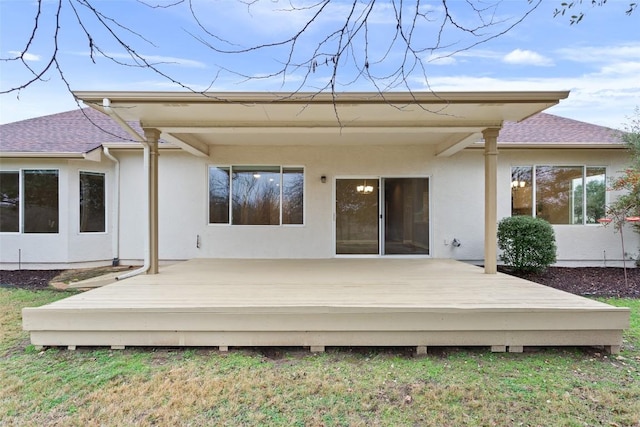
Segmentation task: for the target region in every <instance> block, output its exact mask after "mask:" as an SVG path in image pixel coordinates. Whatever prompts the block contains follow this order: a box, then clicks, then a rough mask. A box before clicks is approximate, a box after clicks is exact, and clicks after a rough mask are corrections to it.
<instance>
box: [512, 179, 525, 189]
mask: <svg viewBox="0 0 640 427" xmlns="http://www.w3.org/2000/svg"><path fill="white" fill-rule="evenodd" d="M526 185H527V183H526V181H517V180H516V181H512V182H511V188H524V187H526Z"/></svg>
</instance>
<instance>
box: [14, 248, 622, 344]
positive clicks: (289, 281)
mask: <svg viewBox="0 0 640 427" xmlns="http://www.w3.org/2000/svg"><path fill="white" fill-rule="evenodd" d="M628 326H629V310H628V309H625V308H616V307H612V306H610V305H607V304H604V303H600V302H597V301H593V300H590V299H587V298H582V297H579V296H575V295H572V294H568V293H565V292H562V291H558V290H555V289H551V288H548V287H546V286H542V285H538V284H535V283H532V282H529V281H526V280H522V279H518V278H515V277H512V276H508V275H505V274H501V273H498V274H485V273H484V271H483V269H482V268H480V267H476V266H473V265H470V264H465V263H462V262H458V261H454V260H444V259H398V258H393V259H383V258H370V259H362V258H361V259H353V258H334V259H313V260H309V259H306V260H305V259H300V260H294V259H277V260H276V259H274V260H264V259H193V260H190V261H186V262H181V263H178V264H174V265H171V266H168V267H164V268H161V274H157V275H140V276H135V277H132V278H129V279H126V280H122V281H119V282H116V283H113V284H109V285H107V286H104V287H102V288H98V289H94V290H91V291H88V292H85V293H82V294H79V295H75V296H72V297H70V298H67V299H64V300H61V301H58V302H55V303H52V304H49V305H46V306H43V307H37V308H25V309H24V310H23V327H24V329H25V330H27V331H29V332H30V334H31V341H32V343H33V344H34V345H35V346H38V347H42V346H65V347H68V348H70V349H75V348H76V346H110V347H112V348H124V347H126V346H211V347H219V349H220V350H221V351H226V350H228V349H229V347H236V346H305V347H310V348H311V351H323V350H324V349H325V347H326V346H415V347H416V352H417V353H418V354H420V353H426V352H427V348H428V347H429V346H487V347H490V348H491V350H492V351H496V352H501V351H510V352H521V351H523V347H525V346H603V347H604V348H605V349H606V350H608V351H610V352H612V353H617V352H618V351H619V350H620V346H621V344H622V332H623V330H624V329H625V328H627V327H628Z"/></svg>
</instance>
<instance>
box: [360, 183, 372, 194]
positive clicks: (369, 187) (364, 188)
mask: <svg viewBox="0 0 640 427" xmlns="http://www.w3.org/2000/svg"><path fill="white" fill-rule="evenodd" d="M356 191H357V192H358V193H362V194H370V193H373V185H367V180H365V181H364V184H363V185H358V186H357V187H356Z"/></svg>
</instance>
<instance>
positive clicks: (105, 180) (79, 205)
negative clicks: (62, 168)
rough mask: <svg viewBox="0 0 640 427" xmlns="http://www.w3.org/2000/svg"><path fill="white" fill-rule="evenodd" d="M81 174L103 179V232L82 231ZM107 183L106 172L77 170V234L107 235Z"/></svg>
mask: <svg viewBox="0 0 640 427" xmlns="http://www.w3.org/2000/svg"><path fill="white" fill-rule="evenodd" d="M82 174H88V175H100V176H102V179H103V187H102V191H103V199H104V200H103V205H104V208H103V209H104V212H103V214H104V230H103V231H82V227H81V224H82V204H81V199H80V194H81V192H82V178H81V176H82ZM108 194H109V192H108V182H107V172H101V171H90V170H79V171H78V222H77V225H78V234H107V233H108V230H109V215H108V212H109V209H108V202H109V201H108Z"/></svg>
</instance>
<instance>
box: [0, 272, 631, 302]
mask: <svg viewBox="0 0 640 427" xmlns="http://www.w3.org/2000/svg"><path fill="white" fill-rule="evenodd" d="M499 270H500V271H502V272H503V273H508V274H513V275H515V276H518V277H522V278H523V279H527V280H531V281H532V282H536V283H541V284H543V285H546V286H550V287H552V288H556V289H560V290H563V291H566V292H571V293H572V294H576V295H583V296H599V297H618V298H640V268H628V269H627V283H625V279H624V271H623V269H622V268H614V267H607V268H600V267H576V268H567V267H551V268H549V269H547V271H545V272H544V273H540V274H533V273H529V274H516V273H513V272H509V271H507V270H506V269H505V268H503V267H500V268H499ZM62 271H63V270H15V271H7V270H0V287H16V288H22V289H28V290H39V289H51V288H50V287H49V281H51V279H53V278H54V277H56V276H58V275H59V274H60V273H61V272H62Z"/></svg>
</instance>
